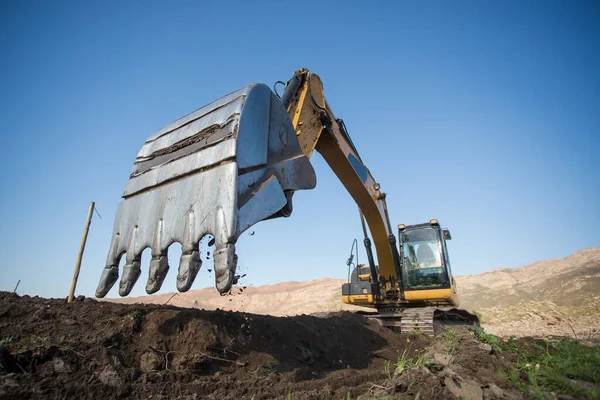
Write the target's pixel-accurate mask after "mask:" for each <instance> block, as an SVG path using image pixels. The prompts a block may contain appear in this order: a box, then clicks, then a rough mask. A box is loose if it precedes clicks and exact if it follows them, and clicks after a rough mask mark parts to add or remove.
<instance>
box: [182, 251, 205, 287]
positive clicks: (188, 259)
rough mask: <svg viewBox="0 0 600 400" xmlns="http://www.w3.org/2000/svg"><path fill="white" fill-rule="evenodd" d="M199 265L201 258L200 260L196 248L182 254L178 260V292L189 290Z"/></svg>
mask: <svg viewBox="0 0 600 400" xmlns="http://www.w3.org/2000/svg"><path fill="white" fill-rule="evenodd" d="M201 266H202V260H200V254H199V253H198V251H197V250H194V251H192V252H191V253H189V254H182V255H181V259H180V260H179V273H178V274H177V290H179V291H180V292H187V291H188V290H190V288H191V287H192V283H194V279H196V275H197V274H198V271H200V267H201Z"/></svg>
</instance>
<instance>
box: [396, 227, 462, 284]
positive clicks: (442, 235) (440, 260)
mask: <svg viewBox="0 0 600 400" xmlns="http://www.w3.org/2000/svg"><path fill="white" fill-rule="evenodd" d="M398 237H399V238H400V249H401V265H402V275H403V278H404V279H403V280H404V289H405V290H424V289H449V288H451V287H452V282H451V279H452V271H451V270H450V259H449V257H448V250H447V247H446V238H450V237H451V236H450V231H448V229H441V228H440V225H439V223H438V222H437V220H436V219H432V220H431V221H430V222H429V223H424V224H418V225H409V226H405V225H400V226H399V234H398Z"/></svg>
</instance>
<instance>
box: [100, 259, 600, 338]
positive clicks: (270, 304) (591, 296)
mask: <svg viewBox="0 0 600 400" xmlns="http://www.w3.org/2000/svg"><path fill="white" fill-rule="evenodd" d="M456 279H457V282H458V287H459V293H460V296H461V302H462V304H461V305H462V306H463V307H465V308H467V309H470V310H473V311H476V312H477V313H479V314H480V315H481V316H482V321H483V325H484V327H485V328H486V330H488V331H489V332H491V333H495V334H498V335H502V336H511V335H515V336H530V335H563V336H565V335H566V336H577V337H598V336H600V322H599V321H598V318H597V317H598V315H599V314H600V312H599V311H598V310H599V309H600V248H592V249H586V250H581V251H578V252H576V253H574V254H572V255H570V256H569V257H566V258H564V259H552V260H547V261H540V262H536V263H533V264H530V265H527V266H524V267H520V268H512V269H511V268H498V269H495V270H493V271H489V272H485V273H481V274H477V275H470V276H458V277H456ZM343 282H344V281H343V280H341V279H332V278H327V279H321V280H312V281H306V282H283V283H279V284H276V285H268V286H261V287H252V286H246V287H237V288H234V289H233V290H232V293H231V294H229V295H227V296H220V295H219V293H218V292H217V291H216V290H215V289H214V288H207V289H202V290H193V291H189V292H187V293H178V294H176V295H175V296H173V294H163V295H154V296H144V297H137V298H123V299H111V300H113V301H118V302H124V303H152V304H165V303H167V302H168V303H169V304H172V305H176V306H180V307H190V308H200V309H206V310H215V309H217V308H219V309H222V310H233V311H244V312H250V313H255V314H268V315H274V316H285V315H299V314H311V313H316V312H323V311H339V310H350V311H352V310H356V307H352V306H348V305H345V304H343V303H342V302H341V299H340V286H341V284H342V283H343Z"/></svg>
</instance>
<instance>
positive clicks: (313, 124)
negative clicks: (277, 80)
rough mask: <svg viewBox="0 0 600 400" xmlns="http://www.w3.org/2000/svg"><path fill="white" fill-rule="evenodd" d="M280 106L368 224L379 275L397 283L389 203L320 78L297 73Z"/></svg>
mask: <svg viewBox="0 0 600 400" xmlns="http://www.w3.org/2000/svg"><path fill="white" fill-rule="evenodd" d="M282 101H283V104H284V106H285V107H287V110H288V114H289V116H290V118H291V120H292V125H293V126H294V129H295V130H296V135H297V136H298V141H299V143H300V148H301V149H302V151H303V152H304V154H305V155H306V156H307V157H310V156H311V155H312V152H313V150H315V149H316V150H317V151H318V152H319V153H320V154H321V155H322V156H323V158H324V159H325V161H326V162H327V164H328V165H329V166H330V167H331V169H332V170H333V172H334V173H335V174H336V175H337V177H338V178H339V180H340V181H341V182H342V184H343V185H344V187H345V188H346V190H348V193H350V195H351V196H352V198H353V199H354V201H355V202H356V204H357V205H358V207H359V209H360V210H361V212H362V214H363V215H364V216H365V218H366V220H367V223H368V225H369V230H370V231H371V235H372V236H373V241H374V242H375V249H376V251H377V258H378V262H379V275H381V276H383V277H384V278H385V279H390V278H392V279H396V280H397V279H398V277H399V276H400V273H399V271H398V269H399V261H398V252H397V249H396V246H395V237H394V235H393V233H392V228H391V224H390V221H389V216H388V212H387V206H386V202H385V193H382V192H381V191H380V186H379V184H378V183H377V182H376V181H375V179H374V178H373V176H372V175H371V173H370V171H369V170H368V168H366V167H365V165H364V164H363V162H362V160H361V158H360V156H359V154H358V151H357V150H356V148H355V147H354V145H353V143H352V140H351V139H350V136H349V135H348V133H347V131H346V129H345V126H344V123H343V121H342V120H340V119H336V118H335V116H334V114H333V111H331V108H330V107H329V104H327V101H326V100H325V97H324V95H323V84H322V83H321V79H320V78H319V77H318V76H317V75H316V74H313V73H311V72H309V71H308V70H306V69H301V70H299V71H296V72H295V73H294V75H293V77H292V79H291V80H290V81H289V82H288V83H287V85H286V89H285V92H284V95H283V96H282Z"/></svg>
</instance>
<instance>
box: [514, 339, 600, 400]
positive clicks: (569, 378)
mask: <svg viewBox="0 0 600 400" xmlns="http://www.w3.org/2000/svg"><path fill="white" fill-rule="evenodd" d="M509 342H510V340H509ZM512 342H513V343H514V345H513V344H510V345H509V346H510V347H511V348H513V347H514V348H515V353H516V354H517V361H516V362H515V363H514V364H513V370H511V371H510V372H509V373H504V374H503V375H504V376H505V377H506V378H507V379H508V380H509V381H510V382H511V383H512V384H513V385H514V386H515V387H516V388H517V389H519V390H521V391H527V390H529V391H531V392H532V394H534V395H535V396H536V397H538V398H543V394H542V390H546V391H553V392H557V393H563V394H570V395H572V396H574V397H575V398H582V399H588V398H589V399H600V392H598V391H597V390H594V389H590V388H589V387H588V386H589V384H591V385H598V383H600V347H599V346H588V345H584V344H582V343H581V342H579V341H577V340H573V339H566V338H562V339H558V340H554V341H551V340H549V339H547V338H545V339H544V342H543V344H541V343H538V344H533V345H531V344H529V345H523V346H518V344H517V343H516V341H514V340H513V341H512ZM585 382H587V383H588V385H586V384H585Z"/></svg>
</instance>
